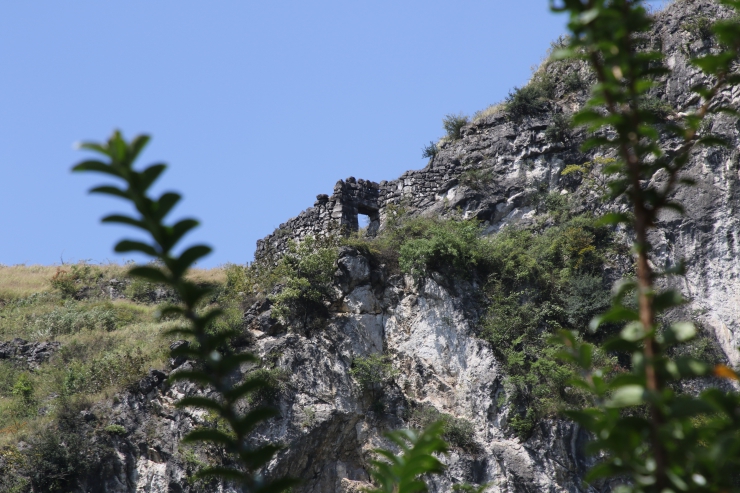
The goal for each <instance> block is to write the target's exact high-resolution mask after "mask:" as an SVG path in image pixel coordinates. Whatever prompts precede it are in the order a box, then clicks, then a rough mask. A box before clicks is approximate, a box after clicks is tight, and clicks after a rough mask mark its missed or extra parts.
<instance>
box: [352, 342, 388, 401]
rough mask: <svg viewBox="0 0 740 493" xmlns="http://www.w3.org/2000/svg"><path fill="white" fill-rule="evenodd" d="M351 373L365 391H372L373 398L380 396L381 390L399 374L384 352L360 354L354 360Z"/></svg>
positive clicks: (376, 399)
mask: <svg viewBox="0 0 740 493" xmlns="http://www.w3.org/2000/svg"><path fill="white" fill-rule="evenodd" d="M349 373H350V375H352V377H353V378H354V379H355V381H357V384H358V385H359V386H360V388H361V389H362V390H363V391H366V392H370V393H371V394H372V396H373V400H374V401H376V403H377V401H378V400H379V398H380V394H379V392H380V391H381V390H382V389H383V387H384V386H385V385H387V384H388V383H389V382H390V381H391V380H393V379H394V378H395V377H396V376H397V375H398V373H399V372H398V370H397V369H395V368H393V364H392V363H391V361H390V359H389V358H388V357H387V356H385V355H383V354H371V355H369V356H360V357H357V358H355V359H354V360H353V361H352V367H351V368H350V369H349Z"/></svg>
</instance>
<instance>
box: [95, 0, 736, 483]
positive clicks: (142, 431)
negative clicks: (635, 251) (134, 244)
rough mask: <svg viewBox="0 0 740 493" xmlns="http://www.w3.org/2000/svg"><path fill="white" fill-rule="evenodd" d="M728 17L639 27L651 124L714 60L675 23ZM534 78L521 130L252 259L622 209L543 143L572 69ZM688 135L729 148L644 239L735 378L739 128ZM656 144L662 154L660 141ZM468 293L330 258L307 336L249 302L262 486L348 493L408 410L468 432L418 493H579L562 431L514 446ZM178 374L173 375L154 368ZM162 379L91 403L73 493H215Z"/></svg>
mask: <svg viewBox="0 0 740 493" xmlns="http://www.w3.org/2000/svg"><path fill="white" fill-rule="evenodd" d="M728 15H729V14H728V13H727V12H725V11H724V10H722V9H721V8H720V7H717V6H716V5H715V4H714V3H713V2H711V1H709V0H691V1H690V0H683V1H676V2H674V3H673V4H671V5H670V6H669V7H667V8H666V9H665V10H664V11H661V12H658V13H657V14H656V20H657V23H656V26H655V29H654V30H653V32H652V33H650V36H648V37H647V38H646V39H644V40H643V41H644V42H645V43H647V44H649V45H651V46H653V47H660V48H661V49H662V50H663V51H664V53H665V54H666V63H667V65H668V66H669V67H670V68H671V69H672V73H671V75H669V76H667V77H665V79H664V80H662V81H661V84H659V85H658V87H657V88H656V90H655V92H654V94H653V97H654V98H655V100H656V101H659V102H661V103H663V104H665V105H667V106H668V107H670V111H667V112H666V118H667V119H671V118H674V117H675V115H676V114H677V113H680V112H686V111H688V110H690V109H691V108H693V107H695V106H696V104H697V103H698V97H697V96H695V95H693V94H692V93H690V91H689V88H690V87H691V86H693V85H694V84H696V83H698V82H699V81H700V80H701V77H702V75H701V74H700V72H699V71H698V69H696V68H693V67H691V66H690V65H689V63H688V60H689V57H691V56H696V55H697V54H701V53H705V52H709V51H712V50H716V49H718V47H717V46H715V45H714V44H713V42H712V40H711V38H710V37H706V36H703V35H702V34H701V33H700V32H695V31H693V30H692V29H691V28H690V26H691V22H692V21H694V20H696V19H697V18H699V17H708V18H712V19H715V18H721V17H726V16H728ZM540 71H542V72H543V73H547V74H550V75H551V76H552V77H554V80H555V89H554V94H555V97H554V98H553V100H552V101H550V102H549V106H548V108H547V110H546V111H542V112H541V113H539V114H537V115H534V116H529V117H524V118H521V119H515V118H511V117H510V115H508V114H507V113H506V111H504V110H503V109H502V110H499V111H493V112H491V114H489V115H487V116H485V117H483V118H480V119H478V120H476V121H474V122H472V123H470V124H468V125H467V126H465V127H464V128H463V129H462V137H461V138H460V139H459V140H454V141H445V142H442V143H441V144H440V148H439V152H438V154H437V156H436V157H434V158H433V159H432V160H431V161H430V162H429V164H428V165H427V166H426V167H425V168H424V169H421V170H417V171H408V172H406V173H404V174H403V175H402V176H401V177H399V178H398V179H396V180H391V181H383V182H381V183H373V182H369V181H365V180H356V179H354V178H349V179H346V180H343V181H339V182H338V183H337V185H336V187H335V189H334V192H333V194H332V195H319V196H318V197H317V201H316V203H315V204H314V206H313V207H312V208H309V209H307V210H306V211H304V212H302V213H301V214H300V215H298V216H297V217H295V218H293V219H290V220H289V221H287V222H286V223H285V224H283V225H281V227H280V228H279V229H278V230H277V231H276V232H275V233H273V234H272V235H270V236H268V237H267V238H265V239H264V240H261V241H260V242H258V248H257V258H258V260H270V259H274V258H276V257H279V256H280V255H281V254H282V253H283V252H284V251H285V249H286V246H287V244H288V241H289V240H291V239H296V240H300V239H302V238H305V237H306V236H308V235H319V236H321V235H329V234H334V233H335V232H337V231H339V230H341V228H342V227H344V228H345V229H347V230H356V229H357V216H358V214H366V215H368V216H369V218H370V227H369V228H368V234H370V235H373V234H375V233H376V232H378V231H379V230H382V229H383V227H384V224H385V222H386V221H387V219H388V217H389V216H388V215H389V214H391V213H393V210H394V209H393V207H392V206H403V207H405V208H406V209H407V210H408V211H410V212H411V214H417V215H427V216H447V215H453V214H459V213H462V215H463V216H464V217H476V218H478V219H479V220H480V221H482V222H483V223H484V224H485V227H486V234H495V233H496V232H497V231H499V230H500V229H501V228H502V227H503V226H504V225H508V224H517V225H520V226H522V225H527V224H531V223H533V222H535V221H537V220H538V217H539V215H540V211H539V210H538V208H537V204H536V197H537V194H539V193H543V192H558V193H561V194H564V195H565V194H571V195H573V196H574V197H575V203H576V204H577V208H578V211H577V212H592V213H594V214H597V213H600V212H603V211H604V210H606V209H609V208H619V207H623V206H622V205H620V204H613V203H602V202H601V201H599V200H598V198H597V195H596V193H595V192H593V190H591V191H589V190H587V189H585V188H583V187H580V188H579V187H578V186H577V185H578V183H575V182H574V181H573V180H572V179H571V178H568V177H564V176H562V175H561V171H562V170H563V169H564V167H565V166H566V165H567V164H571V163H583V162H586V161H588V160H591V159H593V158H594V157H595V156H594V155H584V154H582V153H581V152H580V151H579V144H580V143H581V142H582V140H583V138H584V134H583V132H582V131H570V130H566V131H564V133H563V132H561V133H560V134H559V135H558V134H557V132H554V131H548V129H552V128H555V130H558V129H557V128H556V127H557V121H558V115H562V114H568V113H572V112H573V111H575V110H577V109H578V108H579V107H580V105H582V104H583V103H584V101H585V100H586V98H587V93H588V88H587V86H588V83H589V81H590V78H591V75H590V74H589V71H588V69H587V68H586V67H585V66H583V65H580V64H577V63H553V64H550V65H545V66H543V67H541V68H540ZM573 74H575V75H573ZM569 77H570V78H571V80H572V78H573V77H577V78H579V79H580V80H582V81H584V84H583V87H579V88H577V89H576V90H573V89H572V87H569V86H568V83H567V82H566V81H567V79H568V78H569ZM721 98H723V99H725V100H727V101H731V102H732V103H733V104H734V105H736V106H737V105H738V104H737V103H738V98H740V89H733V90H727V91H725V92H724V93H723V94H722V95H721ZM704 131H707V132H710V131H711V132H714V133H717V134H720V135H722V136H724V137H726V138H728V139H729V140H730V141H731V142H732V143H733V145H732V146H731V147H729V148H711V149H703V150H699V151H696V152H695V153H694V155H693V156H692V159H691V163H690V166H689V167H688V169H687V174H688V175H689V176H690V177H692V178H694V179H695V180H696V181H697V183H698V185H697V186H696V187H693V188H686V189H680V190H679V192H678V199H679V200H680V201H681V202H682V203H683V204H684V205H685V207H686V210H687V214H686V215H685V216H679V215H673V214H666V215H665V216H664V217H663V218H662V220H661V222H660V225H659V228H658V229H657V231H655V233H654V235H653V236H654V238H653V240H654V242H655V245H656V250H655V255H654V262H655V263H656V264H660V265H663V264H675V263H676V262H678V261H679V260H680V259H685V260H686V261H687V267H688V275H687V276H686V278H685V279H684V280H683V281H681V283H682V284H681V285H680V288H681V289H682V290H683V291H684V292H685V293H686V294H687V295H688V296H690V297H691V300H692V301H691V304H690V305H689V307H688V309H687V311H686V314H687V315H688V316H690V317H693V318H694V319H696V320H698V321H699V322H701V323H702V324H704V326H705V327H707V328H709V329H710V330H711V333H712V334H713V335H714V336H715V337H716V339H717V341H718V343H719V344H720V346H721V348H722V350H723V351H724V353H725V355H726V357H727V358H728V359H729V360H730V361H731V362H732V363H733V364H734V365H737V364H739V363H740V357H739V355H738V353H737V350H736V347H737V346H738V345H740V325H739V324H740V278H739V276H740V264H739V262H738V258H739V257H738V253H739V251H738V249H739V248H740V246H738V243H739V242H740V230H739V228H738V214H737V212H738V211H737V208H738V206H740V188H739V187H738V182H739V180H740V175H739V172H740V159H739V156H738V150H737V149H738V144H740V135H739V132H740V131H739V129H738V125H737V122H736V121H735V120H734V119H732V118H731V117H728V116H716V117H714V119H713V120H711V121H710V124H709V125H708V126H707V127H706V128H705V129H704ZM664 144H665V148H667V149H671V148H672V145H673V144H674V143H673V142H671V141H670V140H666V141H665V142H664ZM606 157H608V156H606ZM471 177H472V178H471ZM655 179H656V180H660V179H661V177H660V176H657V177H656V178H655ZM625 241H628V240H626V239H625ZM479 288H480V286H478V285H477V284H476V281H475V280H461V279H454V278H448V277H445V276H443V275H441V274H436V273H432V274H431V275H430V276H428V277H427V278H425V279H423V280H422V281H421V282H419V281H418V280H415V279H413V278H411V277H409V276H403V275H400V274H393V273H389V272H388V271H387V270H386V269H384V267H383V266H382V265H378V264H377V262H374V261H373V260H372V259H371V258H370V257H369V256H368V255H367V254H364V253H362V252H361V251H359V250H357V249H354V248H350V247H343V248H342V249H341V250H340V253H339V259H338V262H337V271H336V274H335V291H336V296H335V299H334V301H333V303H332V304H331V306H329V307H328V310H329V315H328V317H327V319H326V321H325V324H324V326H323V327H322V329H321V330H304V329H302V328H300V327H286V326H283V325H282V324H279V323H276V322H275V321H274V320H273V319H272V318H271V317H270V314H269V310H270V304H269V302H262V303H258V304H256V305H255V306H253V307H252V308H251V309H250V310H249V311H248V312H247V313H246V314H245V330H247V331H248V333H249V335H250V337H251V340H252V345H251V346H250V348H249V349H250V350H253V351H256V352H257V353H258V354H259V355H260V356H261V357H263V358H264V359H265V360H268V361H270V362H271V364H272V365H273V366H274V367H275V368H279V369H282V370H284V371H285V372H288V374H289V375H290V377H289V379H288V380H287V382H286V383H285V385H284V386H283V388H282V389H281V390H280V392H279V395H278V396H277V400H276V402H277V405H278V407H279V409H280V412H281V416H280V418H278V419H275V420H273V421H272V422H271V423H270V424H269V426H266V427H265V428H263V429H260V430H259V433H258V434H257V436H255V440H264V439H267V440H271V441H274V442H280V443H282V444H284V445H285V448H284V450H283V451H282V452H280V454H279V455H278V457H277V458H276V459H275V461H274V462H273V464H271V466H270V471H269V472H270V474H274V475H285V474H288V475H292V476H295V477H297V478H300V479H301V480H302V484H301V485H300V486H298V487H297V488H296V489H295V491H296V492H306V493H308V492H311V493H319V492H340V491H342V492H344V491H346V492H349V491H358V488H360V487H361V486H363V485H365V484H366V482H367V481H368V480H369V478H368V473H367V466H368V463H369V459H370V458H371V456H372V453H371V450H372V449H373V448H375V447H377V446H381V445H384V444H385V442H384V439H383V438H382V434H383V432H384V431H385V430H388V429H394V428H398V427H404V426H408V424H409V417H410V411H411V409H410V408H411V406H412V405H413V406H418V405H419V404H426V405H430V406H433V407H434V408H436V409H437V410H438V411H440V412H444V413H447V414H450V415H452V416H454V417H456V418H460V419H464V420H466V421H467V422H469V423H471V424H472V429H473V443H472V444H469V445H468V446H465V447H454V448H453V451H452V452H451V454H450V455H449V456H447V457H446V458H445V459H444V462H445V463H446V464H447V465H448V468H447V471H446V472H445V473H444V474H443V475H441V476H439V477H434V478H429V479H428V484H429V485H430V490H431V491H433V492H449V491H452V485H453V484H455V483H459V482H469V483H474V484H482V483H487V482H490V483H492V486H493V489H492V491H509V492H514V491H517V492H520V491H521V492H525V491H527V492H529V491H552V492H557V491H569V492H577V491H585V490H587V489H589V488H588V487H585V486H584V485H583V484H582V482H581V478H582V477H583V474H584V472H585V471H586V470H587V468H588V466H589V458H588V457H586V455H585V454H584V450H583V445H584V443H585V440H586V439H587V436H586V434H585V433H584V432H582V431H581V430H579V429H578V427H577V426H575V425H573V424H571V423H568V422H566V421H561V420H555V419H546V420H541V421H540V422H539V423H537V424H536V426H535V428H534V430H533V432H532V434H531V436H529V437H528V438H527V439H525V440H522V439H520V438H517V437H516V435H514V434H513V433H511V430H510V429H509V428H508V426H507V424H506V416H507V415H508V413H509V409H508V407H507V406H509V405H510V404H508V403H507V401H506V399H503V398H502V396H503V395H504V394H505V389H504V383H503V382H504V379H505V376H506V375H505V374H503V372H502V370H501V368H500V365H499V363H498V362H497V360H496V358H495V357H494V354H493V352H492V350H491V348H490V347H489V346H488V344H487V343H486V342H484V341H483V340H481V339H480V338H479V337H477V332H476V326H477V324H478V322H479V317H480V316H481V313H480V306H479V305H478V303H477V302H476V296H475V295H476V292H477V290H478V289H479ZM378 352H385V353H387V354H388V355H389V356H390V360H391V362H392V364H393V367H394V368H395V369H396V370H397V371H398V374H397V376H396V377H395V379H394V380H393V382H392V383H390V384H388V385H387V386H385V387H384V388H383V389H382V398H381V400H382V403H383V406H382V407H383V409H382V410H379V409H377V408H376V407H374V406H373V399H372V398H371V396H369V395H368V394H367V392H363V391H362V390H361V389H360V388H359V387H358V386H357V385H356V383H355V382H354V381H353V379H352V378H351V376H350V373H349V369H350V367H351V364H352V361H353V360H354V359H355V358H357V357H361V356H366V355H369V354H373V353H378ZM190 364H191V363H190V362H181V361H178V362H172V368H170V369H167V371H177V369H178V368H182V367H183V366H187V365H190ZM248 370H249V368H244V372H246V371H248ZM165 376H166V372H164V373H162V372H157V371H153V372H151V373H150V375H149V377H147V378H146V379H144V380H143V381H142V382H141V383H140V385H139V388H138V389H137V390H134V391H131V392H127V393H124V394H121V395H120V396H119V397H117V398H116V399H115V401H114V402H110V403H100V404H97V405H96V406H94V407H93V409H92V411H91V412H90V414H89V420H88V421H89V422H90V423H94V422H95V420H100V419H103V418H105V419H106V420H107V421H110V422H114V423H118V424H120V425H121V426H123V427H124V428H125V430H126V433H125V434H122V435H120V436H116V437H114V438H113V439H112V446H113V448H114V449H115V454H113V455H112V456H110V457H107V458H105V467H103V468H101V470H100V473H99V475H98V476H96V477H94V478H93V477H90V478H89V481H88V484H87V485H86V488H83V490H84V491H101V492H102V491H105V492H151V493H154V492H157V493H160V492H161V493H164V492H195V491H231V490H230V489H229V488H228V487H224V486H223V485H220V484H216V483H199V482H192V481H188V480H187V478H188V475H189V474H191V473H192V471H193V468H194V467H195V466H194V463H195V462H197V461H196V460H195V459H193V458H192V457H190V458H188V455H187V453H186V451H183V450H182V448H181V447H180V445H179V439H180V438H181V437H182V436H183V435H184V434H185V433H186V432H187V431H188V430H190V429H192V427H193V426H196V425H197V424H200V423H203V422H204V421H207V420H208V419H209V417H208V416H205V415H203V414H202V413H201V414H199V413H194V412H189V411H179V410H175V408H174V403H175V402H176V401H177V399H179V398H180V397H182V396H184V395H188V394H191V393H195V392H199V391H198V390H197V389H196V388H195V387H194V386H190V385H186V384H178V385H174V386H168V385H167V384H166V382H165ZM90 426H91V427H92V426H93V424H90ZM211 452H213V453H214V454H215V453H216V452H215V451H211ZM592 489H593V488H592Z"/></svg>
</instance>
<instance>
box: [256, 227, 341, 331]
mask: <svg viewBox="0 0 740 493" xmlns="http://www.w3.org/2000/svg"><path fill="white" fill-rule="evenodd" d="M336 262H337V248H336V246H334V245H333V244H328V243H324V244H322V242H321V241H320V240H317V239H316V238H314V237H311V236H309V237H307V238H305V239H304V240H303V241H301V242H300V243H295V242H291V243H290V244H289V246H288V251H287V252H286V254H285V255H284V256H283V257H282V258H281V259H280V262H279V263H278V266H277V268H276V273H277V276H278V279H279V282H280V283H282V284H283V288H282V289H281V290H280V292H278V293H277V294H272V295H270V296H269V299H270V300H271V301H272V303H273V309H272V313H273V316H274V317H277V318H282V319H285V320H288V319H291V318H296V319H299V320H301V322H302V324H303V327H304V328H305V327H307V326H308V321H309V317H311V316H312V315H314V314H316V313H321V312H323V311H324V310H325V307H324V304H323V303H324V302H325V301H328V300H329V299H331V296H332V284H333V282H334V271H335V270H336Z"/></svg>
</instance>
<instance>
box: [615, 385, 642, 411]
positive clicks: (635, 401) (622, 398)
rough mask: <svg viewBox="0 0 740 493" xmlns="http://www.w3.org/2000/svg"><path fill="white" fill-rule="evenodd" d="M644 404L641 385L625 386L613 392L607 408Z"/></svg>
mask: <svg viewBox="0 0 740 493" xmlns="http://www.w3.org/2000/svg"><path fill="white" fill-rule="evenodd" d="M644 402H645V388H644V387H643V386H642V385H625V386H624V387H620V388H618V389H617V390H615V391H614V394H612V396H611V398H610V399H609V401H608V402H607V404H606V405H607V407H629V406H639V405H640V404H643V403H644Z"/></svg>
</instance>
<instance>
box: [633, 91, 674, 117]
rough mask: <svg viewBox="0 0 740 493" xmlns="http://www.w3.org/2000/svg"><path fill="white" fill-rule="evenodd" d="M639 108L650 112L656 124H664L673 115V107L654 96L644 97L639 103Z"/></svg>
mask: <svg viewBox="0 0 740 493" xmlns="http://www.w3.org/2000/svg"><path fill="white" fill-rule="evenodd" d="M640 105H641V108H642V109H643V110H645V111H648V112H650V113H651V114H652V115H653V117H654V118H655V119H657V120H658V122H664V121H666V120H667V119H668V117H669V116H671V115H673V114H674V113H675V111H676V110H675V109H674V108H673V106H671V105H670V104H668V103H667V102H665V101H663V100H662V99H660V98H657V97H655V96H646V97H644V98H642V100H641V101H640Z"/></svg>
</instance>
